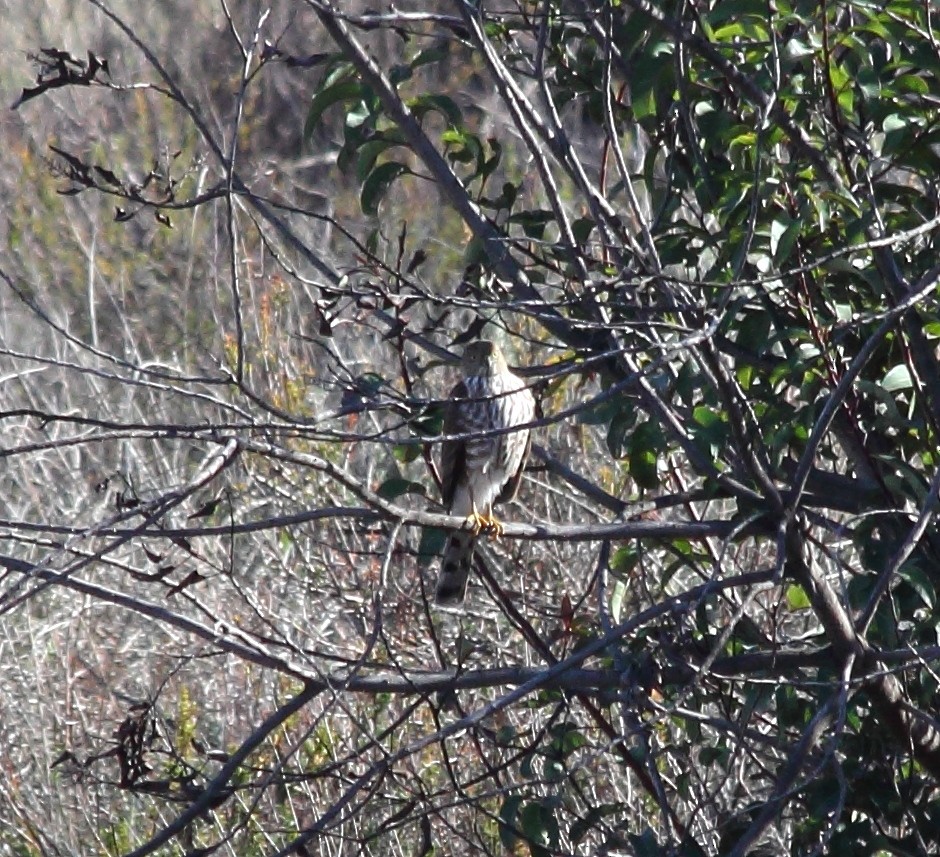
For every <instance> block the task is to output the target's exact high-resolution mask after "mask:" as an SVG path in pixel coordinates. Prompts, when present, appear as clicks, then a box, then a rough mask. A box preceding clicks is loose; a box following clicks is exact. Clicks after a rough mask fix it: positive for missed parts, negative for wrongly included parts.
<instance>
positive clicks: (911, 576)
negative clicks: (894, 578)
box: [898, 562, 937, 610]
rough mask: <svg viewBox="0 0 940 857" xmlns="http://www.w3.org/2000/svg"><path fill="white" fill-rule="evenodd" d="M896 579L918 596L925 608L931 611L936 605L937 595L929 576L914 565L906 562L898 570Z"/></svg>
mask: <svg viewBox="0 0 940 857" xmlns="http://www.w3.org/2000/svg"><path fill="white" fill-rule="evenodd" d="M898 577H900V578H901V579H902V580H903V581H904V582H905V583H906V584H907V585H908V586H910V587H911V589H913V590H914V591H915V592H916V593H917V594H918V595H919V596H920V599H921V601H923V602H924V605H925V606H926V607H928V608H930V609H931V610H933V608H934V606H935V604H936V603H937V593H936V591H935V590H934V585H933V581H932V580H931V579H930V575H928V574H927V573H926V572H924V571H923V569H921V568H919V567H918V566H917V564H916V563H914V562H906V563H905V564H904V565H902V566H901V568H900V569H898Z"/></svg>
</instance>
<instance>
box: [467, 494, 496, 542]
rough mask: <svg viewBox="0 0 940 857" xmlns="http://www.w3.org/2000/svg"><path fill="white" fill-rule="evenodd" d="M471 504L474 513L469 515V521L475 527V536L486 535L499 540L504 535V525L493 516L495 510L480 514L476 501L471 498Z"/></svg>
mask: <svg viewBox="0 0 940 857" xmlns="http://www.w3.org/2000/svg"><path fill="white" fill-rule="evenodd" d="M470 504H471V506H472V507H473V511H471V512H470V514H469V515H467V520H468V521H470V522H471V524H472V525H473V535H475V536H479V535H480V534H481V533H486V534H487V535H488V536H489V537H490V538H491V539H498V538H499V537H500V536H501V535H502V534H503V525H502V524H501V523H500V522H499V521H498V520H497V519H496V516H495V515H493V510H492V509H490V510H489V511H488V512H480V511H479V510H478V509H477V504H476V500H474V499H473V498H472V497H471V498H470Z"/></svg>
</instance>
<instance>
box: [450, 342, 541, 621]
mask: <svg viewBox="0 0 940 857" xmlns="http://www.w3.org/2000/svg"><path fill="white" fill-rule="evenodd" d="M461 371H462V373H463V380H462V381H460V382H459V383H458V384H457V386H455V387H454V389H453V390H451V393H450V398H451V401H450V403H449V404H448V408H447V412H446V414H445V417H444V434H445V435H473V436H471V437H464V438H461V439H459V440H445V441H444V442H443V444H442V445H441V495H442V499H443V500H444V505H445V506H446V507H447V510H448V511H449V512H450V513H451V514H452V515H464V516H466V517H467V518H469V519H471V520H472V521H473V530H472V531H465V530H464V531H459V532H452V533H451V534H450V536H449V537H448V539H447V544H446V545H445V547H444V555H443V558H442V559H441V570H440V574H439V576H438V578H437V589H436V592H435V597H434V600H435V601H436V602H437V603H438V604H460V603H461V602H462V601H463V599H464V595H465V593H466V591H467V579H468V578H469V576H470V563H471V562H472V560H473V549H474V546H475V544H476V539H477V536H479V535H480V533H481V532H483V531H484V530H486V531H489V532H490V533H492V534H496V535H498V534H499V533H500V532H501V529H502V528H501V527H500V525H499V522H498V521H497V520H496V519H495V518H494V517H493V505H494V504H496V503H505V502H508V501H509V500H512V499H513V498H514V497H515V496H516V492H517V491H518V490H519V483H520V482H521V481H522V471H523V469H524V468H525V462H526V458H527V457H528V455H529V446H530V445H531V442H532V441H531V437H530V433H529V430H528V429H520V430H519V431H515V432H510V433H506V434H488V433H487V432H490V431H493V430H494V429H508V428H512V427H513V426H521V425H525V424H526V423H530V422H532V419H533V418H534V416H535V399H533V397H532V393H531V392H529V390H528V389H527V388H526V386H525V383H524V382H523V380H522V379H521V378H520V377H519V376H518V375H514V374H513V373H512V372H510V371H509V366H508V365H507V364H506V358H505V357H504V356H503V352H502V351H500V350H499V346H498V345H496V344H495V343H493V342H490V341H488V340H485V339H481V340H478V341H477V342H472V343H471V344H470V345H468V346H467V347H466V349H465V350H464V353H463V361H462V363H461ZM481 435H482V436H481Z"/></svg>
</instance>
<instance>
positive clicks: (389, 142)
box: [356, 129, 405, 182]
mask: <svg viewBox="0 0 940 857" xmlns="http://www.w3.org/2000/svg"><path fill="white" fill-rule="evenodd" d="M404 144H405V138H404V137H403V136H402V134H401V132H400V131H398V130H397V129H393V130H391V131H383V132H382V133H381V134H379V135H377V136H375V137H373V138H372V139H370V140H368V141H367V142H365V143H363V144H362V145H361V146H360V147H359V157H358V158H357V160H356V177H357V178H358V179H359V181H360V182H362V181H365V179H366V177H367V176H368V175H369V173H371V172H372V169H373V168H374V167H375V162H376V161H377V160H378V157H379V155H381V154H382V153H383V152H386V151H388V150H389V149H392V148H394V147H395V146H402V145H404Z"/></svg>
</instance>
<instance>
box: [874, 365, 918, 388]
mask: <svg viewBox="0 0 940 857" xmlns="http://www.w3.org/2000/svg"><path fill="white" fill-rule="evenodd" d="M881 386H882V387H884V389H885V390H886V391H887V392H889V393H893V392H895V390H909V389H910V388H911V387H913V386H914V384H913V382H912V381H911V372H910V370H909V369H908V368H907V366H905V365H904V364H903V363H899V364H898V365H897V366H894V367H893V368H891V369H889V370H888V371H887V372H886V373H885V376H884V378H882V379H881Z"/></svg>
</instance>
